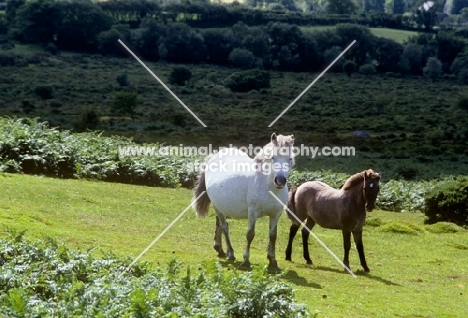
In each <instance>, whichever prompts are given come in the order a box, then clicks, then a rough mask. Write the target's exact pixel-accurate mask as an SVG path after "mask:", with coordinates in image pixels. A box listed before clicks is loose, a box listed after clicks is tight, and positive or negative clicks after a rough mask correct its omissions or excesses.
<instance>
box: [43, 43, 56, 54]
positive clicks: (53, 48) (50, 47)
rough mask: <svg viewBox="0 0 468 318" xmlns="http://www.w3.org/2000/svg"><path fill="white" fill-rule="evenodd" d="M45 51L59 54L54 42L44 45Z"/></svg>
mask: <svg viewBox="0 0 468 318" xmlns="http://www.w3.org/2000/svg"><path fill="white" fill-rule="evenodd" d="M44 51H46V52H48V53H50V54H52V55H57V54H58V48H57V46H56V45H55V44H54V43H47V44H46V46H44Z"/></svg>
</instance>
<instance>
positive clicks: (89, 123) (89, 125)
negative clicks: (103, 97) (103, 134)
mask: <svg viewBox="0 0 468 318" xmlns="http://www.w3.org/2000/svg"><path fill="white" fill-rule="evenodd" d="M100 123H101V120H100V119H99V114H98V113H97V112H96V110H95V109H93V108H88V109H85V110H84V112H83V113H82V114H81V115H80V116H79V117H78V118H77V119H75V120H74V121H73V123H72V124H73V129H74V130H75V131H78V132H83V131H86V130H96V128H97V127H98V126H99V124H100Z"/></svg>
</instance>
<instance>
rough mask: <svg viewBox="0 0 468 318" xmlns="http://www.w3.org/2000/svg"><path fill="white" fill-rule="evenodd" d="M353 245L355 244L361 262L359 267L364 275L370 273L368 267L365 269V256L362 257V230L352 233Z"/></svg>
mask: <svg viewBox="0 0 468 318" xmlns="http://www.w3.org/2000/svg"><path fill="white" fill-rule="evenodd" d="M353 238H354V243H355V244H356V249H357V250H358V253H359V260H360V261H361V266H362V268H364V271H365V272H366V273H369V272H370V269H369V267H367V262H366V256H365V255H364V245H363V244H362V230H360V231H353Z"/></svg>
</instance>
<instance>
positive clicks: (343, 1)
mask: <svg viewBox="0 0 468 318" xmlns="http://www.w3.org/2000/svg"><path fill="white" fill-rule="evenodd" d="M356 10H357V6H356V5H355V4H354V2H353V1H352V0H328V9H327V11H328V13H330V14H353V13H355V12H356Z"/></svg>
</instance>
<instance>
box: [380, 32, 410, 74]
mask: <svg viewBox="0 0 468 318" xmlns="http://www.w3.org/2000/svg"><path fill="white" fill-rule="evenodd" d="M402 53H403V46H402V45H401V44H399V43H397V42H395V41H392V40H390V39H385V38H378V39H377V40H376V44H375V49H374V50H373V59H375V60H376V61H377V65H376V69H377V71H378V72H380V73H386V72H398V71H399V69H398V61H399V59H400V56H401V54H402Z"/></svg>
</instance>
